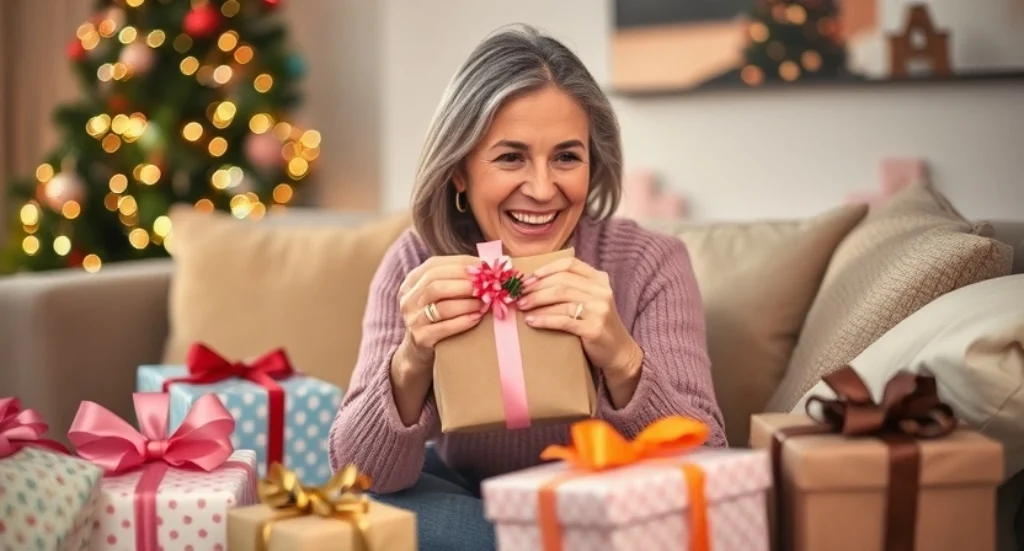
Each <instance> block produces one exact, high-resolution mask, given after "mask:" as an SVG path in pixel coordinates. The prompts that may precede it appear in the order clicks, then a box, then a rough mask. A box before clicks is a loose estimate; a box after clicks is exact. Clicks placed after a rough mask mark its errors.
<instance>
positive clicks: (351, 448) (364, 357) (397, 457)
mask: <svg viewBox="0 0 1024 551" xmlns="http://www.w3.org/2000/svg"><path fill="white" fill-rule="evenodd" d="M425 256H426V253H425V251H424V250H423V249H422V245H420V244H419V242H418V239H417V238H416V237H415V236H414V234H412V233H411V232H407V233H406V234H404V235H403V236H402V237H400V238H399V239H398V240H397V241H396V242H395V243H394V245H392V247H391V248H390V249H389V251H388V252H387V254H386V255H385V257H384V259H383V260H382V261H381V263H380V267H379V268H378V270H377V272H376V274H375V275H374V277H373V280H372V282H371V283H370V294H369V300H368V301H367V305H366V311H365V314H364V318H363V334H362V344H361V345H360V350H359V357H358V360H357V362H356V367H355V370H354V371H353V373H352V380H351V383H350V385H349V388H348V390H347V391H346V393H345V397H344V399H343V400H342V404H341V407H340V408H339V411H338V413H337V416H336V417H335V419H334V422H333V424H332V425H331V430H330V435H329V455H330V460H331V467H332V469H334V470H335V471H337V470H338V469H340V468H342V467H344V466H345V465H348V464H355V465H356V466H358V467H359V469H360V470H362V471H363V472H365V473H366V474H368V475H370V477H372V479H373V487H372V488H371V490H372V491H374V492H377V493H382V494H383V493H390V492H395V491H398V490H402V489H405V488H408V487H410V486H412V485H413V484H415V483H416V481H417V479H418V478H419V474H420V470H421V469H422V467H423V460H424V454H425V445H426V442H427V440H428V439H430V438H432V437H433V436H434V434H435V433H437V432H439V431H440V423H439V421H438V416H437V407H436V405H435V403H434V397H433V393H428V397H427V401H426V404H425V406H424V408H423V412H422V413H421V414H420V418H419V420H418V421H417V422H416V423H415V424H414V425H412V426H405V424H404V423H403V422H402V420H401V418H400V417H399V414H398V408H397V406H396V405H395V399H394V395H393V394H392V388H391V375H390V373H391V358H392V356H394V354H395V351H396V350H397V349H398V346H399V344H401V342H402V339H403V338H404V336H405V325H404V323H403V321H402V317H401V313H400V311H399V307H398V289H399V287H400V286H401V284H402V281H403V279H404V278H405V276H406V275H407V274H408V273H409V272H410V271H412V269H413V268H415V267H416V266H418V265H419V264H420V262H421V261H422V260H423V258H424V257H425Z"/></svg>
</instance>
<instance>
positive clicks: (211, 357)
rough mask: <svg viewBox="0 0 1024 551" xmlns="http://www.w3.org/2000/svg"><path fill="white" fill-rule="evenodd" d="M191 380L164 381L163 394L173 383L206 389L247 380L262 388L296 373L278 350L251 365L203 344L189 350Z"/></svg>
mask: <svg viewBox="0 0 1024 551" xmlns="http://www.w3.org/2000/svg"><path fill="white" fill-rule="evenodd" d="M185 364H186V365H187V366H188V372H189V374H188V376H186V377H181V378H177V379H168V380H166V381H164V385H163V391H164V392H167V389H168V388H169V387H170V386H171V385H172V384H174V383H191V384H196V385H207V384H211V383H216V382H220V381H223V380H226V379H236V378H237V379H246V380H249V381H252V382H254V383H257V384H259V385H261V386H266V384H264V383H265V382H267V381H270V382H273V381H274V380H278V379H285V378H287V377H289V376H291V375H292V374H293V373H295V370H294V369H293V368H292V364H291V362H290V361H288V355H287V354H286V353H285V351H284V349H282V348H277V349H275V350H271V351H270V352H267V353H266V354H264V355H262V356H260V357H258V358H256V359H255V360H254V361H252V362H250V363H246V362H232V361H229V360H227V359H226V358H224V357H223V356H221V355H220V354H218V353H216V352H214V351H213V350H212V349H211V348H210V347H208V346H206V345H205V344H202V343H195V344H193V345H192V346H191V347H189V349H188V354H187V356H186V359H185Z"/></svg>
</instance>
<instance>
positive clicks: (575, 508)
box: [483, 450, 771, 551]
mask: <svg viewBox="0 0 1024 551" xmlns="http://www.w3.org/2000/svg"><path fill="white" fill-rule="evenodd" d="M684 463H693V464H697V465H699V466H700V467H701V468H702V469H703V471H704V473H705V481H706V482H705V487H704V491H705V497H706V500H707V504H708V523H709V531H710V540H711V548H712V549H714V551H768V549H769V540H768V519H767V507H766V501H765V500H766V497H765V494H766V492H767V490H768V488H769V486H770V483H771V470H770V463H769V460H768V455H767V453H765V452H763V451H753V450H702V451H696V452H691V453H683V454H679V455H677V456H673V457H670V458H664V459H653V460H648V461H644V462H642V463H638V464H635V465H631V466H626V467H621V468H616V469H612V470H609V471H605V472H600V473H584V474H581V475H579V476H577V477H574V478H571V479H568V480H566V481H564V482H561V483H560V484H559V485H558V486H557V489H556V490H555V495H556V496H557V504H556V513H557V517H558V521H559V524H560V525H561V527H562V547H561V549H562V551H635V550H638V549H642V550H643V551H658V550H666V551H667V550H679V549H684V548H686V545H687V544H686V542H687V541H689V531H690V529H689V515H688V513H687V511H688V509H689V497H688V493H687V484H686V481H685V479H684V476H683V472H682V469H681V466H682V465H683V464H684ZM569 471H570V468H569V467H568V465H567V464H566V463H564V462H558V463H552V464H545V465H541V466H538V467H533V468H530V469H525V470H522V471H518V472H515V473H510V474H507V475H503V476H498V477H495V478H491V479H488V480H486V481H484V484H483V496H484V514H485V515H486V517H487V518H488V519H489V520H491V521H492V522H494V523H495V530H496V534H497V539H498V544H499V547H500V549H501V550H502V551H520V550H521V551H527V550H530V551H537V550H541V549H544V546H543V545H542V537H541V530H540V522H539V514H538V513H539V511H538V493H539V490H540V488H541V487H542V486H544V485H545V484H548V483H551V482H552V481H555V480H557V479H559V478H562V477H565V475H566V474H567V473H568V472H569Z"/></svg>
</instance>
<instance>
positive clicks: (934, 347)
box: [793, 274, 1024, 478]
mask: <svg viewBox="0 0 1024 551" xmlns="http://www.w3.org/2000/svg"><path fill="white" fill-rule="evenodd" d="M850 365H851V366H852V367H853V369H854V370H855V371H856V372H857V373H858V374H859V375H860V377H861V378H862V379H864V382H865V384H867V386H868V388H869V389H871V393H872V396H874V397H875V399H876V400H878V399H879V398H880V396H881V393H882V389H883V388H884V387H885V383H886V381H888V380H889V379H890V378H891V377H892V376H893V375H894V374H895V373H896V372H897V371H898V370H900V369H903V368H905V369H908V370H909V371H912V372H915V373H916V372H918V371H919V370H920V369H921V368H922V367H926V368H927V369H929V370H930V371H931V372H932V373H933V374H934V375H935V379H936V382H937V384H938V387H939V397H940V398H941V399H942V401H943V402H945V403H947V404H949V405H950V406H951V407H952V408H953V410H954V411H955V412H956V414H957V416H958V417H959V418H960V419H962V420H964V421H966V422H967V423H968V424H969V425H970V426H971V427H972V428H974V429H976V430H978V431H980V432H981V433H982V434H985V435H986V436H988V437H989V438H992V439H995V440H997V441H999V442H1002V444H1003V449H1004V452H1005V464H1006V475H1007V478H1009V477H1010V476H1013V475H1014V474H1015V473H1017V472H1018V471H1021V470H1022V469H1024V274H1016V275H1010V276H1004V277H999V278H995V279H990V280H987V281H982V282H980V283H974V284H972V285H968V286H966V287H962V288H960V289H957V290H955V291H952V292H950V293H947V294H945V295H943V296H941V297H939V298H937V299H935V300H934V301H932V302H931V303H929V304H927V305H925V306H924V307H923V308H921V309H920V310H918V311H917V312H915V313H913V314H912V315H911V316H909V317H907V318H906V319H904V320H903V321H902V322H900V323H899V324H898V325H896V326H895V327H893V328H892V329H890V330H889V331H888V332H887V333H886V334H884V335H882V337H881V338H879V339H878V340H877V341H875V342H874V343H873V344H871V346H869V347H868V348H867V349H866V350H864V352H862V353H861V354H860V355H859V356H857V357H856V358H854V360H853V361H852V362H850ZM837 367H838V366H837ZM813 395H819V396H824V397H828V398H833V397H834V396H835V394H834V393H833V392H832V391H831V390H830V389H829V388H828V386H826V385H825V383H824V382H821V381H819V382H818V383H817V384H816V385H815V386H814V387H812V388H811V390H809V391H808V392H807V393H806V394H804V395H803V396H802V397H801V398H800V401H799V402H797V404H796V407H794V408H793V412H799V413H803V412H804V404H805V403H806V401H807V399H808V398H809V397H810V396H813Z"/></svg>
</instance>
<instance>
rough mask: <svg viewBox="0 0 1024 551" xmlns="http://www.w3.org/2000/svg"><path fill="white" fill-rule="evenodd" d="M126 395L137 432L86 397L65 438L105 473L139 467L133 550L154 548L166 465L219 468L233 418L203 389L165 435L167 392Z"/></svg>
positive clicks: (228, 452)
mask: <svg viewBox="0 0 1024 551" xmlns="http://www.w3.org/2000/svg"><path fill="white" fill-rule="evenodd" d="M132 398H133V399H134V402H135V416H136V417H137V418H138V421H139V426H140V427H141V428H142V432H141V433H140V432H139V431H138V430H136V429H135V427H133V426H131V425H130V424H128V423H127V422H126V421H125V420H124V419H121V418H120V417H118V416H117V415H114V414H113V413H111V412H110V411H109V410H107V409H106V408H104V407H103V406H101V405H99V404H97V403H95V402H88V401H86V402H82V404H81V405H80V406H79V408H78V413H77V414H76V415H75V420H74V421H73V422H72V423H71V429H70V430H69V431H68V438H69V439H70V440H71V443H72V444H74V446H75V448H76V450H77V451H78V455H79V456H80V457H83V458H85V459H88V460H89V461H91V462H93V463H95V464H96V465H99V466H100V467H102V468H103V469H104V470H105V471H106V472H107V475H108V476H112V475H120V474H124V473H126V472H130V471H133V470H135V469H138V468H143V469H144V470H143V472H142V476H140V477H139V481H138V484H137V485H136V486H135V519H136V522H135V544H136V549H158V548H159V544H158V541H157V515H156V494H157V490H158V489H159V488H160V482H161V481H162V480H163V478H164V475H165V474H166V473H167V469H168V468H169V467H177V468H183V469H200V470H203V471H207V472H209V471H212V470H214V469H217V468H219V467H220V466H221V465H223V464H224V463H225V462H226V461H227V460H228V458H229V457H230V456H231V454H232V453H233V452H234V446H232V445H231V433H232V432H234V430H235V420H234V418H232V417H231V414H230V413H228V410H227V409H226V408H225V407H224V404H222V403H221V402H220V400H219V399H217V396H216V395H215V394H204V395H203V396H201V397H200V398H199V399H198V400H196V401H195V403H194V404H193V405H192V409H191V410H189V412H188V414H186V415H185V419H184V420H183V421H182V422H181V425H180V426H179V427H178V429H177V430H175V431H174V433H173V434H171V435H170V436H168V435H167V424H168V419H169V415H170V411H169V410H170V408H169V406H170V396H169V395H167V394H164V393H159V392H137V393H135V394H133V395H132ZM246 468H248V466H246Z"/></svg>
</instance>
